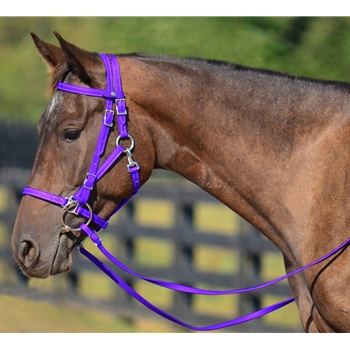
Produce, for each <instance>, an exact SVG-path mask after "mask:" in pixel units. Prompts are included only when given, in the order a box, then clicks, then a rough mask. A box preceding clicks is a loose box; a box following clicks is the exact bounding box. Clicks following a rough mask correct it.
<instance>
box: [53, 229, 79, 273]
mask: <svg viewBox="0 0 350 350" xmlns="http://www.w3.org/2000/svg"><path fill="white" fill-rule="evenodd" d="M68 242H69V239H68V238H67V236H65V235H61V237H60V240H59V243H58V247H57V251H56V254H55V256H54V259H53V261H52V266H51V271H50V275H58V274H60V273H66V272H69V271H70V270H71V269H72V266H73V258H72V254H71V252H70V249H69V247H68Z"/></svg>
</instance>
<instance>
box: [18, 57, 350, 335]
mask: <svg viewBox="0 0 350 350" xmlns="http://www.w3.org/2000/svg"><path fill="white" fill-rule="evenodd" d="M100 57H101V59H102V61H103V63H104V65H105V67H106V82H107V88H106V90H101V89H92V88H84V87H80V86H75V85H70V84H66V83H63V82H59V83H58V84H57V89H58V90H62V91H65V92H69V93H74V94H82V95H87V96H92V97H102V98H105V99H106V110H105V114H104V116H103V119H102V125H101V130H100V135H99V138H98V141H97V145H96V149H95V152H94V155H93V158H92V161H91V164H90V168H89V171H88V173H87V174H86V177H85V180H84V183H83V185H82V187H80V189H79V190H78V191H77V192H76V193H75V194H74V195H73V196H71V197H70V198H65V197H61V196H58V195H56V194H52V193H49V192H46V191H42V190H38V189H35V188H30V187H25V188H24V190H23V195H30V196H33V197H36V198H40V199H43V200H45V201H47V202H50V203H52V204H55V205H59V206H61V207H62V208H63V209H64V210H66V211H68V212H69V213H73V214H76V215H81V216H83V217H85V218H87V219H88V220H89V222H90V221H91V222H94V223H95V224H96V225H97V226H98V229H97V230H96V231H99V230H100V229H105V228H106V227H107V225H108V220H109V218H108V219H103V218H101V217H99V216H98V215H96V214H93V213H92V211H91V209H90V207H89V206H88V204H87V203H88V200H89V196H90V193H91V191H92V189H93V187H94V185H95V183H96V182H97V181H98V180H100V179H101V178H102V176H103V175H104V174H105V173H106V172H107V171H108V170H109V169H110V168H111V167H113V166H114V164H115V163H116V162H117V161H119V160H120V158H121V157H122V155H123V154H126V156H127V160H128V170H129V173H130V177H131V181H132V184H133V192H132V194H131V196H130V197H128V198H126V199H124V200H123V201H122V202H121V203H120V204H119V205H118V207H117V209H116V210H115V212H116V211H118V210H119V209H120V208H121V207H122V206H123V205H124V204H125V203H126V202H127V201H128V200H129V199H130V198H131V197H132V196H133V195H135V194H136V193H137V191H138V190H139V188H140V185H141V184H140V176H139V167H138V164H137V163H136V162H135V161H134V159H133V157H132V148H133V145H132V146H131V147H130V148H124V147H123V146H121V145H120V144H119V142H118V140H120V139H130V140H132V144H133V139H132V137H131V136H130V135H129V133H128V130H127V123H126V122H127V119H126V116H127V109H126V104H125V97H124V93H123V90H122V83H121V76H120V70H119V65H118V60H117V58H116V57H115V56H114V55H106V54H100ZM114 103H115V110H116V114H117V123H118V130H119V137H118V138H117V147H116V148H115V149H114V151H113V152H112V153H111V154H110V155H109V156H108V157H107V159H106V160H105V161H104V162H103V163H102V164H101V166H99V163H100V160H101V156H102V154H103V153H104V151H105V148H106V144H107V140H108V136H109V133H110V129H111V127H113V124H114V111H113V104H114ZM71 204H73V205H74V206H75V208H74V211H72V210H71V207H70V205H71ZM84 206H86V207H87V208H88V209H86V208H84ZM112 215H113V214H112ZM66 229H71V228H70V227H69V226H66ZM73 230H74V229H73ZM75 230H76V229H75ZM78 230H82V231H83V232H84V233H85V234H86V235H87V236H89V237H90V239H91V240H92V242H93V243H94V244H95V245H96V246H97V247H98V248H99V250H100V251H101V252H102V253H103V254H104V255H105V256H106V257H107V258H108V259H109V260H110V261H111V262H112V263H113V264H115V265H116V266H118V267H119V268H120V269H122V270H124V271H125V272H127V273H129V274H131V275H132V276H134V277H137V278H140V279H142V280H145V281H148V282H150V283H153V284H156V285H158V286H161V287H163V288H168V289H171V290H175V291H180V292H185V293H191V294H202V295H227V294H237V293H244V292H251V291H254V290H258V289H261V288H265V287H268V286H270V285H272V284H275V283H277V282H280V281H282V280H284V279H286V278H288V277H290V276H292V275H294V274H296V273H299V272H301V271H303V270H305V269H307V268H309V267H311V266H314V265H316V264H318V263H320V262H322V261H324V260H326V259H328V258H329V257H331V256H332V255H334V254H336V253H337V252H339V251H340V250H341V249H343V248H345V247H346V246H347V245H348V244H349V242H350V238H349V239H347V240H346V241H345V242H344V243H342V244H341V245H340V246H339V247H337V248H336V249H334V250H333V251H331V252H330V253H328V254H327V255H325V256H324V257H322V258H320V259H318V260H316V261H315V262H313V263H311V264H309V265H306V266H304V267H302V268H299V269H297V270H295V271H293V272H290V273H288V274H286V275H284V276H282V277H280V278H277V279H275V280H273V281H271V282H267V283H264V284H261V285H259V286H255V287H250V288H243V289H237V290H216V291H214V290H206V289H199V288H193V287H190V286H184V285H180V284H176V283H172V282H168V281H162V280H158V279H154V278H149V277H146V276H142V275H140V274H137V273H135V272H133V271H132V270H130V269H128V268H127V267H126V266H125V265H124V264H122V263H121V262H120V261H119V260H118V259H116V258H115V257H114V256H113V255H111V254H110V253H109V252H108V251H107V250H106V249H105V247H104V246H103V245H102V240H101V238H100V237H99V236H98V235H97V232H96V231H95V230H92V229H91V228H90V227H89V226H88V225H87V224H85V223H83V224H81V225H80V226H79V228H78ZM78 249H79V251H80V252H81V254H83V255H84V256H86V257H87V258H88V259H89V260H90V261H91V262H93V263H94V264H95V265H96V266H97V267H99V268H100V269H101V270H102V271H103V272H104V273H105V274H106V275H107V276H109V277H110V278H111V279H112V280H113V281H115V282H116V283H117V284H118V285H119V286H120V287H121V288H123V289H124V290H125V291H126V292H127V293H129V294H130V295H131V296H132V297H134V298H135V299H136V300H138V301H139V302H140V303H141V304H143V305H144V306H146V307H147V308H149V309H150V310H152V311H154V312H155V313H157V314H159V315H160V316H162V317H164V318H166V319H168V320H170V321H172V322H174V323H177V324H179V325H181V326H184V327H187V328H189V329H192V330H197V331H211V330H215V329H220V328H225V327H229V326H234V325H237V324H240V323H244V322H248V321H250V320H253V319H255V318H258V317H261V316H263V315H266V314H268V313H270V312H272V311H275V310H277V309H279V308H281V307H283V306H285V305H288V304H289V303H291V302H293V301H294V298H288V299H286V300H283V301H281V302H279V303H276V304H274V305H271V306H268V307H265V308H263V309H261V310H258V311H255V312H252V313H250V314H248V315H245V316H242V317H238V318H236V319H234V320H230V321H227V322H222V323H218V324H214V325H211V326H205V327H196V326H191V325H189V324H186V323H184V322H182V321H181V320H179V319H177V318H175V317H173V316H172V315H170V314H168V313H166V312H165V311H163V310H161V309H159V308H157V307H156V306H154V305H153V304H151V303H150V302H148V301H147V300H145V299H144V298H143V297H142V296H141V295H139V294H138V293H137V292H136V291H135V290H133V289H132V288H131V287H130V286H129V285H127V284H126V283H125V282H124V281H123V280H122V279H121V278H120V277H119V276H118V275H117V274H115V273H114V272H113V271H111V270H110V269H109V267H107V266H106V265H105V264H104V263H103V262H101V261H100V260H99V259H97V258H96V257H95V256H93V255H92V254H91V253H89V252H88V251H87V250H86V249H85V248H84V247H83V246H82V245H80V246H79V247H78Z"/></svg>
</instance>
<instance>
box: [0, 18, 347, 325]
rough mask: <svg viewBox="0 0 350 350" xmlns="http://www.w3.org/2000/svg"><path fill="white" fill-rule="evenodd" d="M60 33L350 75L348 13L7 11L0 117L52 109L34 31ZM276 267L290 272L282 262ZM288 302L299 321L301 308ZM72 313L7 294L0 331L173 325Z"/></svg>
mask: <svg viewBox="0 0 350 350" xmlns="http://www.w3.org/2000/svg"><path fill="white" fill-rule="evenodd" d="M53 31H58V32H59V33H60V34H61V35H62V36H63V37H64V38H65V39H66V40H68V41H70V42H72V43H74V44H76V45H77V46H80V47H82V48H84V49H87V50H90V51H99V52H111V53H129V52H144V53H149V54H165V55H178V56H185V57H201V58H207V59H216V60H226V61H230V62H234V63H238V64H241V65H246V66H251V67H255V68H265V69H272V70H277V71H281V72H287V73H290V74H294V75H302V76H306V77H310V78H317V79H327V80H340V81H345V82H347V81H350V71H349V62H348V61H349V57H350V18H348V17H0V119H2V120H8V121H15V122H18V121H25V122H28V123H31V124H35V123H36V122H37V121H38V119H39V117H40V115H41V114H42V112H43V111H44V110H45V108H46V106H47V104H48V103H49V101H48V99H47V98H46V97H45V95H46V89H47V84H48V74H47V71H46V67H45V64H44V63H43V61H42V59H41V57H40V56H39V54H38V53H37V51H36V49H35V46H34V44H33V42H32V39H31V36H30V32H35V33H36V34H37V35H39V36H40V37H41V38H42V39H44V40H46V41H48V42H51V43H53V44H56V43H57V42H56V39H55V37H54V35H53V33H52V32H53ZM0 142H1V140H0ZM218 217H219V219H218V220H219V221H220V220H221V219H220V215H218ZM272 265H273V266H278V275H281V274H282V273H283V266H282V262H281V261H279V262H278V263H275V262H273V264H272ZM276 277H277V276H276ZM50 281H52V279H48V282H45V283H51V282H50ZM90 286H91V284H90V285H89V288H90ZM215 307H216V306H215ZM288 308H289V309H288V311H287V312H289V313H290V314H293V317H291V318H292V320H291V322H292V323H293V324H296V325H297V324H298V316H297V311H296V308H295V306H290V307H289V306H288ZM70 311H71V310H70V309H69V308H66V309H65V308H64V307H58V308H57V307H55V306H52V305H48V304H44V303H38V302H29V301H26V300H22V299H19V298H15V297H10V296H5V295H1V296H0V313H1V315H2V317H0V331H2V332H45V331H48V332H56V331H58V332H113V331H114V332H115V331H119V332H135V331H137V332H153V331H157V332H164V331H165V332H168V331H172V329H171V328H169V327H167V325H166V324H165V323H164V322H162V320H160V321H159V322H156V325H155V326H153V324H152V322H149V321H145V322H144V323H143V324H139V325H137V326H134V327H131V328H130V326H129V325H128V324H124V323H122V322H120V321H118V320H116V319H115V317H114V316H113V315H106V314H104V313H92V312H90V311H86V310H75V312H74V313H71V312H70ZM48 316H49V317H48ZM26 317H28V319H27V321H26ZM67 317H68V318H67ZM277 317H278V316H277ZM281 318H283V319H285V317H284V316H282V317H281ZM32 319H35V320H36V321H35V322H31V321H30V320H32ZM38 320H41V321H42V323H38ZM57 325H59V328H57ZM17 326H18V327H17ZM16 327H17V328H16Z"/></svg>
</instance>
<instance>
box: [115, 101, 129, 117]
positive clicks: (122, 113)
mask: <svg viewBox="0 0 350 350" xmlns="http://www.w3.org/2000/svg"><path fill="white" fill-rule="evenodd" d="M118 102H124V104H125V112H119V109H118ZM115 110H116V111H117V114H118V115H127V114H128V111H127V110H126V102H125V98H116V99H115Z"/></svg>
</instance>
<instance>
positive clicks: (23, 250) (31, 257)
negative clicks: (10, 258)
mask: <svg viewBox="0 0 350 350" xmlns="http://www.w3.org/2000/svg"><path fill="white" fill-rule="evenodd" d="M19 259H20V261H21V262H22V264H23V265H24V266H26V267H29V266H30V265H32V264H33V263H34V262H35V261H36V260H37V259H36V249H35V247H34V246H33V244H32V243H31V242H29V241H23V242H22V244H21V247H20V251H19Z"/></svg>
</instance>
